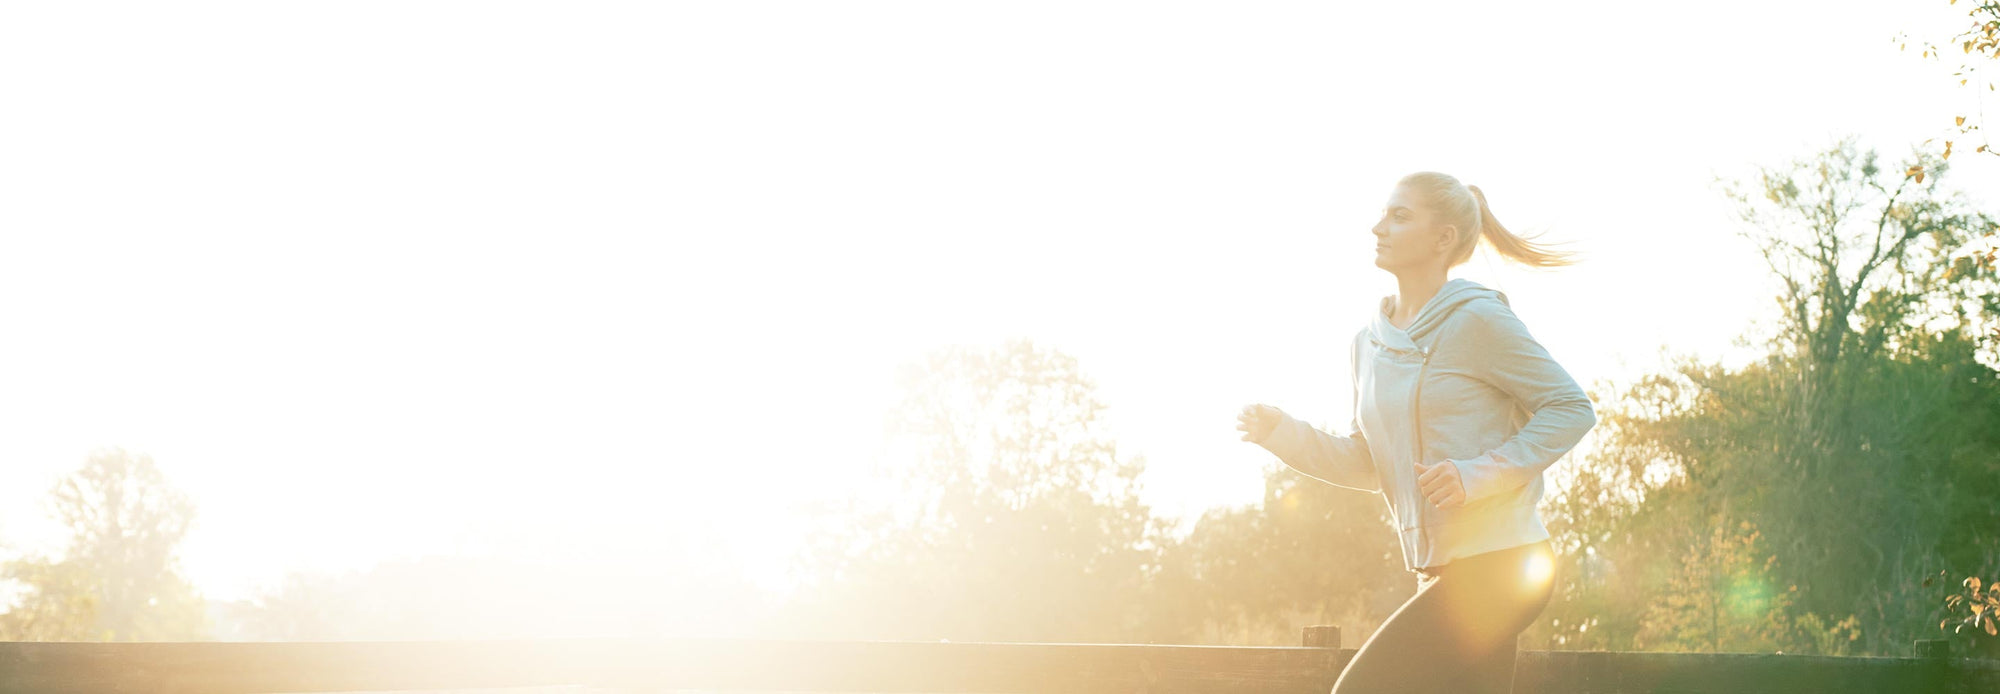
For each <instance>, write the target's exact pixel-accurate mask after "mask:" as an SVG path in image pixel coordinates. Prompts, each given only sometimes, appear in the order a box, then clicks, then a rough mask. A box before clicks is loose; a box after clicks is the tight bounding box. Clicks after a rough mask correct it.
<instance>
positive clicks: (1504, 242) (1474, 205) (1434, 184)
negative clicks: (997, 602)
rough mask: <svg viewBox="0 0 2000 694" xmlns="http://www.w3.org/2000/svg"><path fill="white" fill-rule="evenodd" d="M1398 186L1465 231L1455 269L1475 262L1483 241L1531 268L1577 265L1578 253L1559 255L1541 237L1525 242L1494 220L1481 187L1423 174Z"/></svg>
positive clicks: (1443, 220) (1445, 221)
mask: <svg viewBox="0 0 2000 694" xmlns="http://www.w3.org/2000/svg"><path fill="white" fill-rule="evenodd" d="M1398 185H1404V186H1409V187H1411V188H1413V189H1415V190H1417V191H1419V192H1420V193H1422V196H1423V199H1425V200H1429V201H1430V208H1431V211H1432V212H1434V213H1436V214H1437V215H1438V222H1439V223H1440V224H1450V225H1452V226H1454V227H1456V228H1458V229H1459V230H1461V231H1470V232H1471V233H1465V234H1460V235H1459V237H1458V243H1457V244H1456V245H1454V246H1452V249H1451V251H1450V255H1451V265H1450V266H1447V267H1451V266H1457V265H1458V264H1460V263H1463V262H1465V261H1467V260H1471V259H1472V251H1473V250H1474V249H1475V248H1476V247H1477V246H1478V245H1479V239H1481V238H1484V239H1486V243H1487V245H1489V246H1492V247H1493V250H1495V251H1498V252H1499V253H1500V255H1502V256H1504V257H1506V258H1509V259H1512V260H1513V261H1514V262H1517V263H1520V264H1522V265H1526V266H1529V267H1558V266H1562V265H1572V264H1575V263H1576V258H1575V255H1576V254H1575V253H1573V252H1570V251H1559V250H1556V249H1554V248H1553V247H1551V246H1549V245H1547V244H1544V243H1541V242H1540V241H1539V240H1536V239H1539V238H1540V237H1539V236H1538V237H1536V239H1525V238H1521V237H1519V236H1516V235H1514V233H1513V232H1511V231H1508V230H1507V227H1505V226H1502V225H1501V224H1500V220H1499V219H1497V218H1495V217H1494V216H1493V209H1492V208H1491V207H1488V206H1487V205H1486V194H1485V193H1484V192H1481V191H1480V190H1479V186H1469V185H1465V184H1462V183H1459V181H1458V179H1456V178H1453V177H1451V176H1448V175H1445V174H1441V173H1438V172H1435V171H1420V172H1417V173H1413V174H1410V175H1408V176H1404V177H1403V180H1402V181H1400V182H1398Z"/></svg>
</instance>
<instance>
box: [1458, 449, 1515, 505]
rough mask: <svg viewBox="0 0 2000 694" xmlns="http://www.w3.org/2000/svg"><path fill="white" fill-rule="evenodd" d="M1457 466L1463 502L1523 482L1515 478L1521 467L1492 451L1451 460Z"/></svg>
mask: <svg viewBox="0 0 2000 694" xmlns="http://www.w3.org/2000/svg"><path fill="white" fill-rule="evenodd" d="M1451 463H1452V465H1453V466H1456V467H1457V468H1458V483H1459V484H1460V485H1462V486H1464V487H1465V503H1468V504H1470V503H1472V502H1474V501H1478V500H1480V499H1484V498H1486V497H1489V496H1493V495H1494V494H1498V493H1500V492H1504V491H1507V490H1509V489H1513V488H1515V487H1518V486H1520V485H1522V484H1524V483H1525V480H1520V479H1517V478H1518V477H1519V476H1520V475H1519V473H1520V471H1521V467H1520V466H1519V465H1515V464H1514V463H1513V462H1512V461H1509V460H1507V459H1506V458H1503V457H1500V456H1499V455H1497V454H1495V453H1494V452H1492V451H1487V452H1485V453H1481V454H1479V456H1478V457H1476V458H1466V459H1464V460H1453V461H1451Z"/></svg>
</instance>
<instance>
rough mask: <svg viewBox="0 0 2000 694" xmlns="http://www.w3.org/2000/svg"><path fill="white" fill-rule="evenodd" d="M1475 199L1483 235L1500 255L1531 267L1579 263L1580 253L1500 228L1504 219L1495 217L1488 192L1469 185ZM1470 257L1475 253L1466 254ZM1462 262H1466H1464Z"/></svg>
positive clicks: (1468, 188)
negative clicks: (1577, 257)
mask: <svg viewBox="0 0 2000 694" xmlns="http://www.w3.org/2000/svg"><path fill="white" fill-rule="evenodd" d="M1465 189H1466V190H1470V191H1472V197H1473V199H1474V200H1476V201H1477V202H1478V205H1479V224H1478V227H1479V235H1480V236H1483V237H1485V238H1486V244H1487V245H1489V246H1492V247H1493V250H1496V251H1499V252H1500V255H1503V256H1506V257H1509V258H1513V259H1514V262H1517V263H1520V264H1522V265H1527V266H1529V267H1560V266H1563V265H1573V264H1575V263H1576V254H1575V253H1574V252H1571V251H1559V250H1555V249H1553V248H1550V247H1549V246H1547V245H1545V244H1542V243H1537V242H1535V241H1530V240H1528V239H1524V238H1521V237H1519V236H1515V235H1514V232H1511V231H1508V230H1507V227H1504V226H1500V220H1499V219H1496V218H1494V217H1493V208H1492V207H1489V206H1487V204H1486V193H1484V192H1481V191H1480V190H1479V186H1475V185H1467V186H1466V187H1465ZM1466 255H1467V256H1470V255H1471V254H1469V253H1468V254H1466ZM1459 262H1464V261H1463V260H1460V261H1459Z"/></svg>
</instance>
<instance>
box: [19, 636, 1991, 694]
mask: <svg viewBox="0 0 2000 694" xmlns="http://www.w3.org/2000/svg"><path fill="white" fill-rule="evenodd" d="M1920 643H1924V645H1922V648H1923V649H1924V650H1928V651H1930V652H1928V653H1925V654H1922V655H1919V656H1917V657H1909V658H1853V657H1831V656H1805V655H1764V654H1735V653H1700V654H1695V653H1635V652H1618V651H1522V652H1521V654H1520V658H1519V660H1518V661H1517V665H1516V672H1515V691H1517V692H1534V693H1545V694H1571V693H1574V694H1585V693H1618V692H1666V691H1671V692H1689V693H1698V692H1762V691H1769V692H1856V693H1859V692H1869V693H1875V692H2000V661H1995V660H1984V659H1966V658H1953V657H1950V656H1949V655H1948V654H1944V653H1940V652H1938V650H1939V649H1937V648H1936V646H1937V645H1938V644H1939V643H1942V642H1936V643H1925V642H1920ZM1354 653H1355V649H1351V648H1341V644H1340V631H1339V629H1338V628H1335V627H1308V628H1307V629H1306V631H1305V645H1303V646H1298V647H1245V646H1175V645H1139V644H1080V643H1078V644H1073V643H944V642H941V643H930V642H910V641H787V640H763V639H682V638H561V639H519V640H488V641H389V642H342V641H322V642H287V643H266V642H173V643H77V642H59V643H40V642H6V643H0V693H4V694H12V693H14V692H23V693H25V692H34V693H35V694H105V693H111V692H121V693H122V692H147V693H152V694H175V693H187V694H196V693H199V694H265V693H270V692H334V691H340V692H356V691H409V690H426V689H430V690H436V689H471V688H484V687H530V686H542V685H585V686H596V687H605V688H618V689H641V690H658V689H702V690H765V691H827V692H836V691H839V692H931V693H965V694H971V693H975V692H1019V693H1027V694H1068V693H1076V694H1084V693H1088V694H1098V693H1117V694H1176V693H1182V692H1185V693H1188V694H1253V693H1254V694H1326V692H1327V691H1328V690H1330V689H1331V688H1332V686H1333V682H1334V680H1335V679H1336V678H1337V677H1338V676H1339V674H1340V670H1341V667H1342V666H1344V665H1346V663H1347V661H1348V659H1349V658H1352V657H1353V656H1354Z"/></svg>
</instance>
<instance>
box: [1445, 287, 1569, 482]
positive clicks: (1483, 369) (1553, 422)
mask: <svg viewBox="0 0 2000 694" xmlns="http://www.w3.org/2000/svg"><path fill="white" fill-rule="evenodd" d="M1461 310H1462V311H1463V312H1465V313H1466V314H1467V315H1466V317H1465V329H1464V330H1465V331H1464V332H1463V333H1462V334H1460V335H1459V336H1458V338H1457V339H1456V340H1455V341H1456V342H1458V343H1460V344H1464V345H1469V346H1471V347H1472V348H1473V353H1474V354H1475V355H1476V356H1475V358H1474V366H1473V373H1474V374H1475V375H1477V376H1478V377H1479V378H1481V379H1482V380H1485V381H1486V382H1488V383H1491V384H1493V385H1494V386H1495V387H1497V388H1499V389H1501V390H1503V391H1506V392H1507V394H1508V395H1509V396H1512V397H1513V398H1514V399H1515V400H1516V401H1518V402H1520V403H1521V406H1522V407H1524V408H1526V409H1527V410H1528V411H1529V412H1531V413H1533V414H1532V416H1530V417H1529V418H1528V422H1527V424H1524V425H1522V427H1521V430H1520V431H1519V432H1516V433H1515V434H1514V436H1513V437H1512V438H1509V439H1507V440H1506V441H1505V442H1503V443H1501V444H1500V445H1499V446H1496V447H1494V448H1493V450H1490V451H1487V452H1485V453H1482V454H1480V455H1479V456H1478V457H1476V458H1469V459H1465V460H1454V461H1452V462H1454V463H1456V464H1457V466H1458V475H1459V481H1460V483H1461V484H1463V485H1464V486H1465V502H1466V503H1472V502H1474V501H1478V500H1479V499H1482V498H1485V497H1488V496H1492V495H1494V494H1498V493H1500V492H1503V491H1506V490H1509V489H1514V488H1517V487H1520V486H1522V485H1525V484H1527V483H1528V482H1529V481H1531V480H1533V479H1534V478H1535V476H1536V475H1540V474H1542V470H1543V469H1545V468H1547V467H1548V466H1550V465H1552V464H1554V463H1555V462H1556V460H1557V459H1558V458H1561V457H1562V456H1563V454H1564V453H1567V452H1569V449H1570V448H1572V447H1575V446H1576V444H1577V442H1578V441H1581V440H1583V435H1584V433H1585V432H1588V431H1590V428H1591V427H1593V426H1596V425H1597V410H1596V408H1595V407H1593V406H1592V405H1591V402H1590V396H1589V395H1586V394H1585V393H1584V392H1583V388H1581V387H1579V386H1577V384H1576V381H1575V380H1574V379H1572V378H1570V376H1569V372H1567V371H1564V370H1563V368H1562V365H1560V364H1557V363H1556V361H1555V360H1554V359H1551V358H1550V357H1549V353H1548V351H1547V350H1545V349H1543V348H1542V345H1541V343H1538V342H1536V341H1535V338H1534V336H1532V335H1530V334H1528V327H1527V326H1526V325H1523V324H1522V323H1521V319H1520V318H1518V317H1516V316H1515V315H1514V311H1513V309H1511V308H1508V306H1507V304H1506V303H1505V302H1502V301H1499V300H1493V301H1477V302H1473V303H1472V304H1468V305H1466V306H1465V307H1464V308H1463V309H1461Z"/></svg>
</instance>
